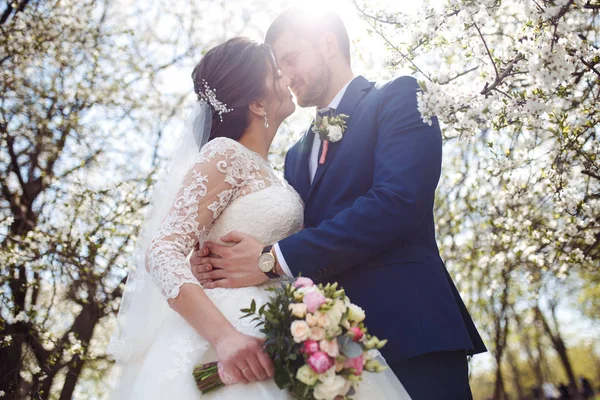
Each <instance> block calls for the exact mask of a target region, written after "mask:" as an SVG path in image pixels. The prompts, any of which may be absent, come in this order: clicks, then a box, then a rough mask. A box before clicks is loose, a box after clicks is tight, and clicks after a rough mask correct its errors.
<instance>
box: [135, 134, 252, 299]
mask: <svg viewBox="0 0 600 400" xmlns="http://www.w3.org/2000/svg"><path fill="white" fill-rule="evenodd" d="M238 146H239V144H237V143H233V141H232V140H230V139H224V138H217V139H214V140H212V141H211V142H209V143H208V144H207V145H205V146H204V148H202V151H201V152H200V154H199V155H198V159H197V160H196V162H195V163H194V165H193V166H192V168H191V169H190V170H189V171H188V173H187V174H186V176H185V178H184V180H183V182H182V185H181V187H180V189H179V191H178V193H177V196H176V198H175V201H174V202H173V205H172V207H171V209H170V210H169V213H168V214H167V216H166V217H165V219H164V220H163V222H162V225H161V227H160V229H159V231H158V234H157V236H156V237H154V238H153V239H152V242H151V243H150V246H149V248H148V251H147V253H146V268H147V269H148V271H149V273H150V275H151V276H152V279H153V281H154V283H155V284H156V285H157V286H158V288H159V289H160V291H161V292H162V294H163V295H164V296H165V297H167V298H168V299H172V298H175V297H177V296H178V295H179V288H180V287H181V286H182V285H183V284H185V283H191V284H194V285H198V286H201V285H200V283H199V282H198V281H197V280H196V278H195V277H194V275H193V274H192V271H191V268H190V264H189V261H188V255H189V254H190V252H191V251H192V249H193V247H194V245H195V244H196V243H198V242H200V244H202V243H203V242H204V240H205V238H206V235H207V232H208V231H209V229H210V226H211V225H212V223H213V222H214V221H215V219H217V218H218V217H219V215H220V214H221V212H222V211H223V210H224V209H225V207H226V206H227V204H229V202H230V201H231V200H233V199H235V198H236V196H237V195H238V193H239V192H240V191H241V190H243V184H244V175H245V174H246V172H247V163H246V162H245V160H244V156H243V154H241V153H242V152H241V150H240V148H239V147H238Z"/></svg>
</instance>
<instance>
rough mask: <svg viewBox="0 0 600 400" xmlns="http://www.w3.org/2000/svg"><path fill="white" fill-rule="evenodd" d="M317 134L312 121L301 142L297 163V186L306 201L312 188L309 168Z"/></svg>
mask: <svg viewBox="0 0 600 400" xmlns="http://www.w3.org/2000/svg"><path fill="white" fill-rule="evenodd" d="M314 136H315V134H314V133H313V132H312V123H311V124H310V126H309V127H308V131H307V132H306V133H305V134H304V136H303V137H302V139H301V140H302V142H301V143H300V154H299V156H298V159H297V160H298V161H297V165H296V174H297V180H296V182H298V187H297V188H296V189H297V190H298V192H299V193H300V196H301V197H302V200H303V201H304V202H305V203H306V199H307V197H308V190H309V189H310V171H309V168H308V161H309V158H310V151H311V149H312V143H313V140H314Z"/></svg>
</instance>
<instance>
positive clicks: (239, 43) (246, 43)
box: [192, 37, 278, 140]
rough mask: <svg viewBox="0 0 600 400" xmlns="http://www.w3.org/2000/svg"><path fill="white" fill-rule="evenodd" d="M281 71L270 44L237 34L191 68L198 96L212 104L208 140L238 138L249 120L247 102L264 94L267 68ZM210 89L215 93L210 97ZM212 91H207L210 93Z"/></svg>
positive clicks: (274, 77) (248, 103) (275, 76)
mask: <svg viewBox="0 0 600 400" xmlns="http://www.w3.org/2000/svg"><path fill="white" fill-rule="evenodd" d="M269 67H270V68H273V79H274V80H275V79H277V76H278V72H277V66H276V65H275V60H274V59H273V55H272V52H271V49H270V47H269V46H267V45H265V44H263V43H259V42H256V41H254V40H251V39H248V38H245V37H236V38H233V39H230V40H228V41H226V42H225V43H222V44H220V45H218V46H215V47H213V48H212V49H210V50H209V51H208V52H207V53H206V54H205V55H204V57H203V58H202V60H201V61H200V62H199V63H198V65H196V67H195V68H194V71H193V72H192V80H193V81H194V92H195V93H196V95H197V96H198V100H205V101H207V102H208V103H209V104H210V105H211V110H212V129H211V132H210V138H209V140H212V139H214V138H217V137H228V138H230V139H233V140H239V139H240V137H241V136H242V134H243V133H244V129H246V127H247V126H248V124H249V122H250V121H249V119H248V113H249V108H248V106H249V105H250V103H252V101H254V100H256V99H257V98H259V97H261V96H263V95H264V94H265V92H264V90H265V81H266V79H267V75H268V69H267V68H269ZM207 91H209V92H212V93H213V94H214V98H216V100H217V101H216V103H217V105H221V106H222V107H221V111H222V112H221V113H219V110H218V109H215V104H214V103H215V101H214V100H213V101H209V100H210V99H208V98H207ZM210 96H211V94H210V93H208V97H210ZM219 103H220V104H219Z"/></svg>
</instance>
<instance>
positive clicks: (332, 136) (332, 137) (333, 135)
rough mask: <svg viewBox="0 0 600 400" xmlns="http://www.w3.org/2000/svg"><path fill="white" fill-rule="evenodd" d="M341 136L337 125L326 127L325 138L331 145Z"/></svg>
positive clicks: (340, 130)
mask: <svg viewBox="0 0 600 400" xmlns="http://www.w3.org/2000/svg"><path fill="white" fill-rule="evenodd" d="M342 136H343V133H342V128H341V127H340V126H339V125H330V126H328V127H327V138H328V139H329V141H330V142H331V143H335V142H339V141H340V140H341V139H342Z"/></svg>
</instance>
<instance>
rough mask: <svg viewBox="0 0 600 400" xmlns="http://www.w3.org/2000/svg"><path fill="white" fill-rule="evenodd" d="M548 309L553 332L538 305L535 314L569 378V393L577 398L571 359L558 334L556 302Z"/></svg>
mask: <svg viewBox="0 0 600 400" xmlns="http://www.w3.org/2000/svg"><path fill="white" fill-rule="evenodd" d="M550 311H551V315H552V319H553V322H554V326H555V332H554V331H553V329H552V327H551V326H550V324H549V323H548V321H547V320H546V317H545V316H544V314H543V313H542V311H541V310H540V309H539V307H536V314H537V316H538V319H539V320H540V322H541V323H542V326H543V327H544V330H545V331H546V333H547V334H548V336H550V340H551V341H552V345H553V347H554V350H556V353H557V354H558V357H559V359H560V362H561V364H562V366H563V368H564V370H565V374H566V375H567V379H568V380H569V389H570V391H571V394H572V395H573V398H574V399H579V398H580V397H579V389H578V386H577V380H576V379H575V374H574V373H573V367H572V365H571V361H570V360H569V355H568V354H567V347H566V346H565V342H564V341H563V339H562V336H561V335H560V331H559V327H558V320H557V318H556V304H551V305H550Z"/></svg>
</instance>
